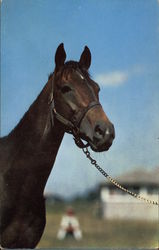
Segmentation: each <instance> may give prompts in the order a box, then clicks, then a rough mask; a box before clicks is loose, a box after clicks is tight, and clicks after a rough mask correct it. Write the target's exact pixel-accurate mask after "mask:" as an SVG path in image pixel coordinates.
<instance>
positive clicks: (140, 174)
mask: <svg viewBox="0 0 159 250" xmlns="http://www.w3.org/2000/svg"><path fill="white" fill-rule="evenodd" d="M116 181H117V182H119V183H120V184H121V185H122V186H124V187H125V188H127V189H129V190H130V191H133V192H135V193H137V194H138V195H140V196H143V197H145V198H147V199H151V200H154V201H158V202H159V168H157V169H155V170H154V171H151V172H148V171H146V170H145V169H137V170H135V171H132V172H128V173H126V174H124V175H122V176H120V177H118V178H116ZM100 201H101V210H102V216H103V218H105V219H128V220H131V219H134V220H135V219H136V220H153V221H155V220H156V221H158V220H159V206H157V205H151V204H148V203H145V202H143V201H140V200H137V199H136V198H134V197H132V196H130V195H129V194H127V193H126V192H124V191H121V190H120V189H118V188H116V187H115V186H114V185H113V184H111V183H109V182H107V181H106V182H104V183H102V184H101V185H100Z"/></svg>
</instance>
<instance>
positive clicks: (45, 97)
mask: <svg viewBox="0 0 159 250" xmlns="http://www.w3.org/2000/svg"><path fill="white" fill-rule="evenodd" d="M50 91H51V83H50V82H48V83H47V84H46V86H45V87H44V89H43V91H42V92H41V94H40V95H39V96H38V98H37V100H36V101H35V102H34V103H33V104H32V105H31V107H30V109H29V110H28V112H27V113H26V114H25V115H24V117H23V118H22V120H21V121H20V122H19V124H18V125H17V126H16V128H15V129H14V130H13V131H12V132H11V134H10V135H9V136H8V140H9V144H10V145H11V152H10V154H12V156H11V158H12V160H11V164H12V166H10V168H12V169H16V170H18V171H23V170H22V169H24V173H25V172H26V173H28V172H29V176H30V178H31V177H32V178H37V179H38V178H39V180H40V183H38V184H39V185H40V184H41V188H44V186H45V183H46V181H47V178H48V176H49V174H50V171H51V169H52V166H53V164H54V161H55V158H56V155H57V152H58V149H59V146H60V144H61V141H62V138H63V135H64V130H63V128H62V126H61V125H60V124H59V122H57V121H55V124H54V126H53V127H52V124H51V119H50V112H51V111H50V106H49V104H48V101H49V96H50ZM13 158H14V159H13ZM18 164H19V165H18ZM14 173H15V172H14ZM34 175H35V176H34ZM30 181H31V180H30Z"/></svg>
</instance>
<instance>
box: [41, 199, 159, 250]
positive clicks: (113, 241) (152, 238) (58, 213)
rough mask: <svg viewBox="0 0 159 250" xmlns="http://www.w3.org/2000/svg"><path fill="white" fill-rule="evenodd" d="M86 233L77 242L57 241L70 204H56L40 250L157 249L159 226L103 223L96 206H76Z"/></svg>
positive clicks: (49, 210)
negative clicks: (88, 249) (81, 249)
mask: <svg viewBox="0 0 159 250" xmlns="http://www.w3.org/2000/svg"><path fill="white" fill-rule="evenodd" d="M72 206H73V207H74V209H75V211H76V216H77V217H78V219H79V222H80V226H81V229H82V233H83V238H82V239H81V240H80V241H76V240H75V239H73V238H67V239H64V240H63V241H60V240H58V239H57V232H58V229H59V225H60V221H61V217H62V215H63V214H64V212H65V210H66V207H67V206H66V204H63V203H62V204H54V205H52V206H51V205H50V206H48V207H47V224H46V228H45V231H44V234H43V237H42V239H41V241H40V243H39V245H38V248H51V247H52V248H53V247H54V248H55V247H66V248H67V247H68V248H69V247H99V248H100V247H101V248H102V247H112V248H115V247H118V248H121V247H123V248H126V247H127V248H134V247H135V248H157V247H158V238H159V231H158V230H159V225H158V223H157V222H156V223H155V222H144V221H121V220H103V219H102V218H100V217H99V216H98V213H97V204H96V203H88V202H83V203H78V202H76V203H74V204H72Z"/></svg>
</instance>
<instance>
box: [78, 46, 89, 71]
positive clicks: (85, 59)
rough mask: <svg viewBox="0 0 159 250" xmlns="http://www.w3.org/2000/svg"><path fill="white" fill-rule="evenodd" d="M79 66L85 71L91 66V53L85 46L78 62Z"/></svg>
mask: <svg viewBox="0 0 159 250" xmlns="http://www.w3.org/2000/svg"><path fill="white" fill-rule="evenodd" d="M79 64H80V66H81V67H83V68H85V69H87V70H88V69H89V67H90V65H91V52H90V50H89V48H88V47H87V46H85V48H84V51H83V52H82V55H81V57H80V60H79Z"/></svg>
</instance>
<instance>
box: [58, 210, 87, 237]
mask: <svg viewBox="0 0 159 250" xmlns="http://www.w3.org/2000/svg"><path fill="white" fill-rule="evenodd" d="M67 236H73V237H74V238H75V239H76V240H80V239H81V238H82V232H81V230H80V227H79V222H78V219H77V217H76V216H75V214H74V210H73V208H71V207H69V208H68V209H67V213H66V214H65V215H63V217H62V219H61V223H60V229H59V231H58V234H57V238H58V239H59V240H63V239H64V238H65V237H67Z"/></svg>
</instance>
